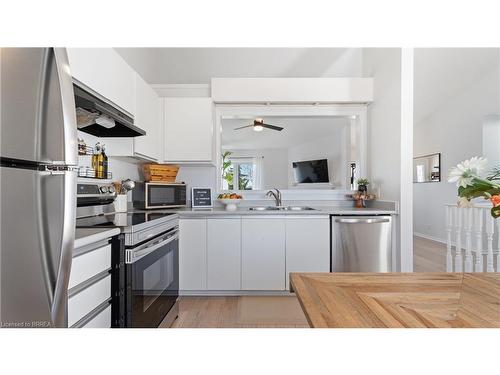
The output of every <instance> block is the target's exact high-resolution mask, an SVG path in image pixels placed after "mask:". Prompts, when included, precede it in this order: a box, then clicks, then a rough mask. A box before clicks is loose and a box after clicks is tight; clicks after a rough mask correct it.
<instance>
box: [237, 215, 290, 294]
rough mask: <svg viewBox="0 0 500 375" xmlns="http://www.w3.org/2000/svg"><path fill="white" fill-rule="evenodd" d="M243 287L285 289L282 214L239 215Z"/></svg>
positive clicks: (283, 220) (249, 288) (251, 288)
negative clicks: (270, 216)
mask: <svg viewBox="0 0 500 375" xmlns="http://www.w3.org/2000/svg"><path fill="white" fill-rule="evenodd" d="M241 228H242V229H241V235H242V239H241V246H242V248H241V257H242V262H241V272H242V273H241V286H242V289H243V290H276V291H278V290H285V288H286V285H285V218H284V217H273V218H269V217H264V216H251V217H250V216H249V217H243V218H242V219H241Z"/></svg>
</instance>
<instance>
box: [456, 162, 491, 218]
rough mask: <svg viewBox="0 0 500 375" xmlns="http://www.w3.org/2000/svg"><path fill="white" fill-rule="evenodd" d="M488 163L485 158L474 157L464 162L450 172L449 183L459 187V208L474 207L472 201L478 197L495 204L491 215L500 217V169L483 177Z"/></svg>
mask: <svg viewBox="0 0 500 375" xmlns="http://www.w3.org/2000/svg"><path fill="white" fill-rule="evenodd" d="M487 165H488V161H487V160H486V158H484V157H477V156H474V157H473V158H471V159H469V160H464V161H463V162H461V163H459V164H458V165H457V166H456V167H454V168H452V169H451V170H450V174H449V176H448V182H450V183H455V184H456V185H457V187H458V196H459V197H460V199H459V201H458V206H459V207H472V203H471V200H472V199H474V198H478V197H483V198H484V199H489V200H490V201H491V203H492V204H493V208H492V209H491V215H492V216H493V217H494V218H497V217H500V168H499V167H496V168H493V170H492V171H491V172H490V174H489V175H488V176H487V177H486V178H483V177H481V176H482V174H483V173H484V171H485V170H486V167H487Z"/></svg>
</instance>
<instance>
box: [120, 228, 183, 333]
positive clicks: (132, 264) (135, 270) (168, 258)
mask: <svg viewBox="0 0 500 375" xmlns="http://www.w3.org/2000/svg"><path fill="white" fill-rule="evenodd" d="M178 248H179V245H178V232H177V229H174V230H173V231H170V232H167V233H165V234H162V235H160V236H158V237H157V238H155V239H153V240H150V241H148V242H147V243H146V244H143V245H140V246H138V247H137V248H132V249H127V250H126V254H127V255H126V262H127V263H128V264H127V298H126V303H127V327H136V328H153V327H158V325H159V324H160V323H161V321H162V320H163V318H164V317H165V315H167V313H168V312H169V310H170V309H171V308H172V306H173V305H174V303H175V302H176V300H177V296H178V295H179V250H178Z"/></svg>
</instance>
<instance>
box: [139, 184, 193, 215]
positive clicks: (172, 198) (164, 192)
mask: <svg viewBox="0 0 500 375" xmlns="http://www.w3.org/2000/svg"><path fill="white" fill-rule="evenodd" d="M132 201H133V204H134V207H135V208H141V209H152V208H171V207H185V206H186V184H179V183H164V182H136V183H135V188H134V190H132Z"/></svg>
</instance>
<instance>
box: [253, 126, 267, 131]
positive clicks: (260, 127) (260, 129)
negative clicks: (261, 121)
mask: <svg viewBox="0 0 500 375" xmlns="http://www.w3.org/2000/svg"><path fill="white" fill-rule="evenodd" d="M253 130H254V131H256V132H261V131H262V130H264V127H263V126H262V125H254V126H253Z"/></svg>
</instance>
